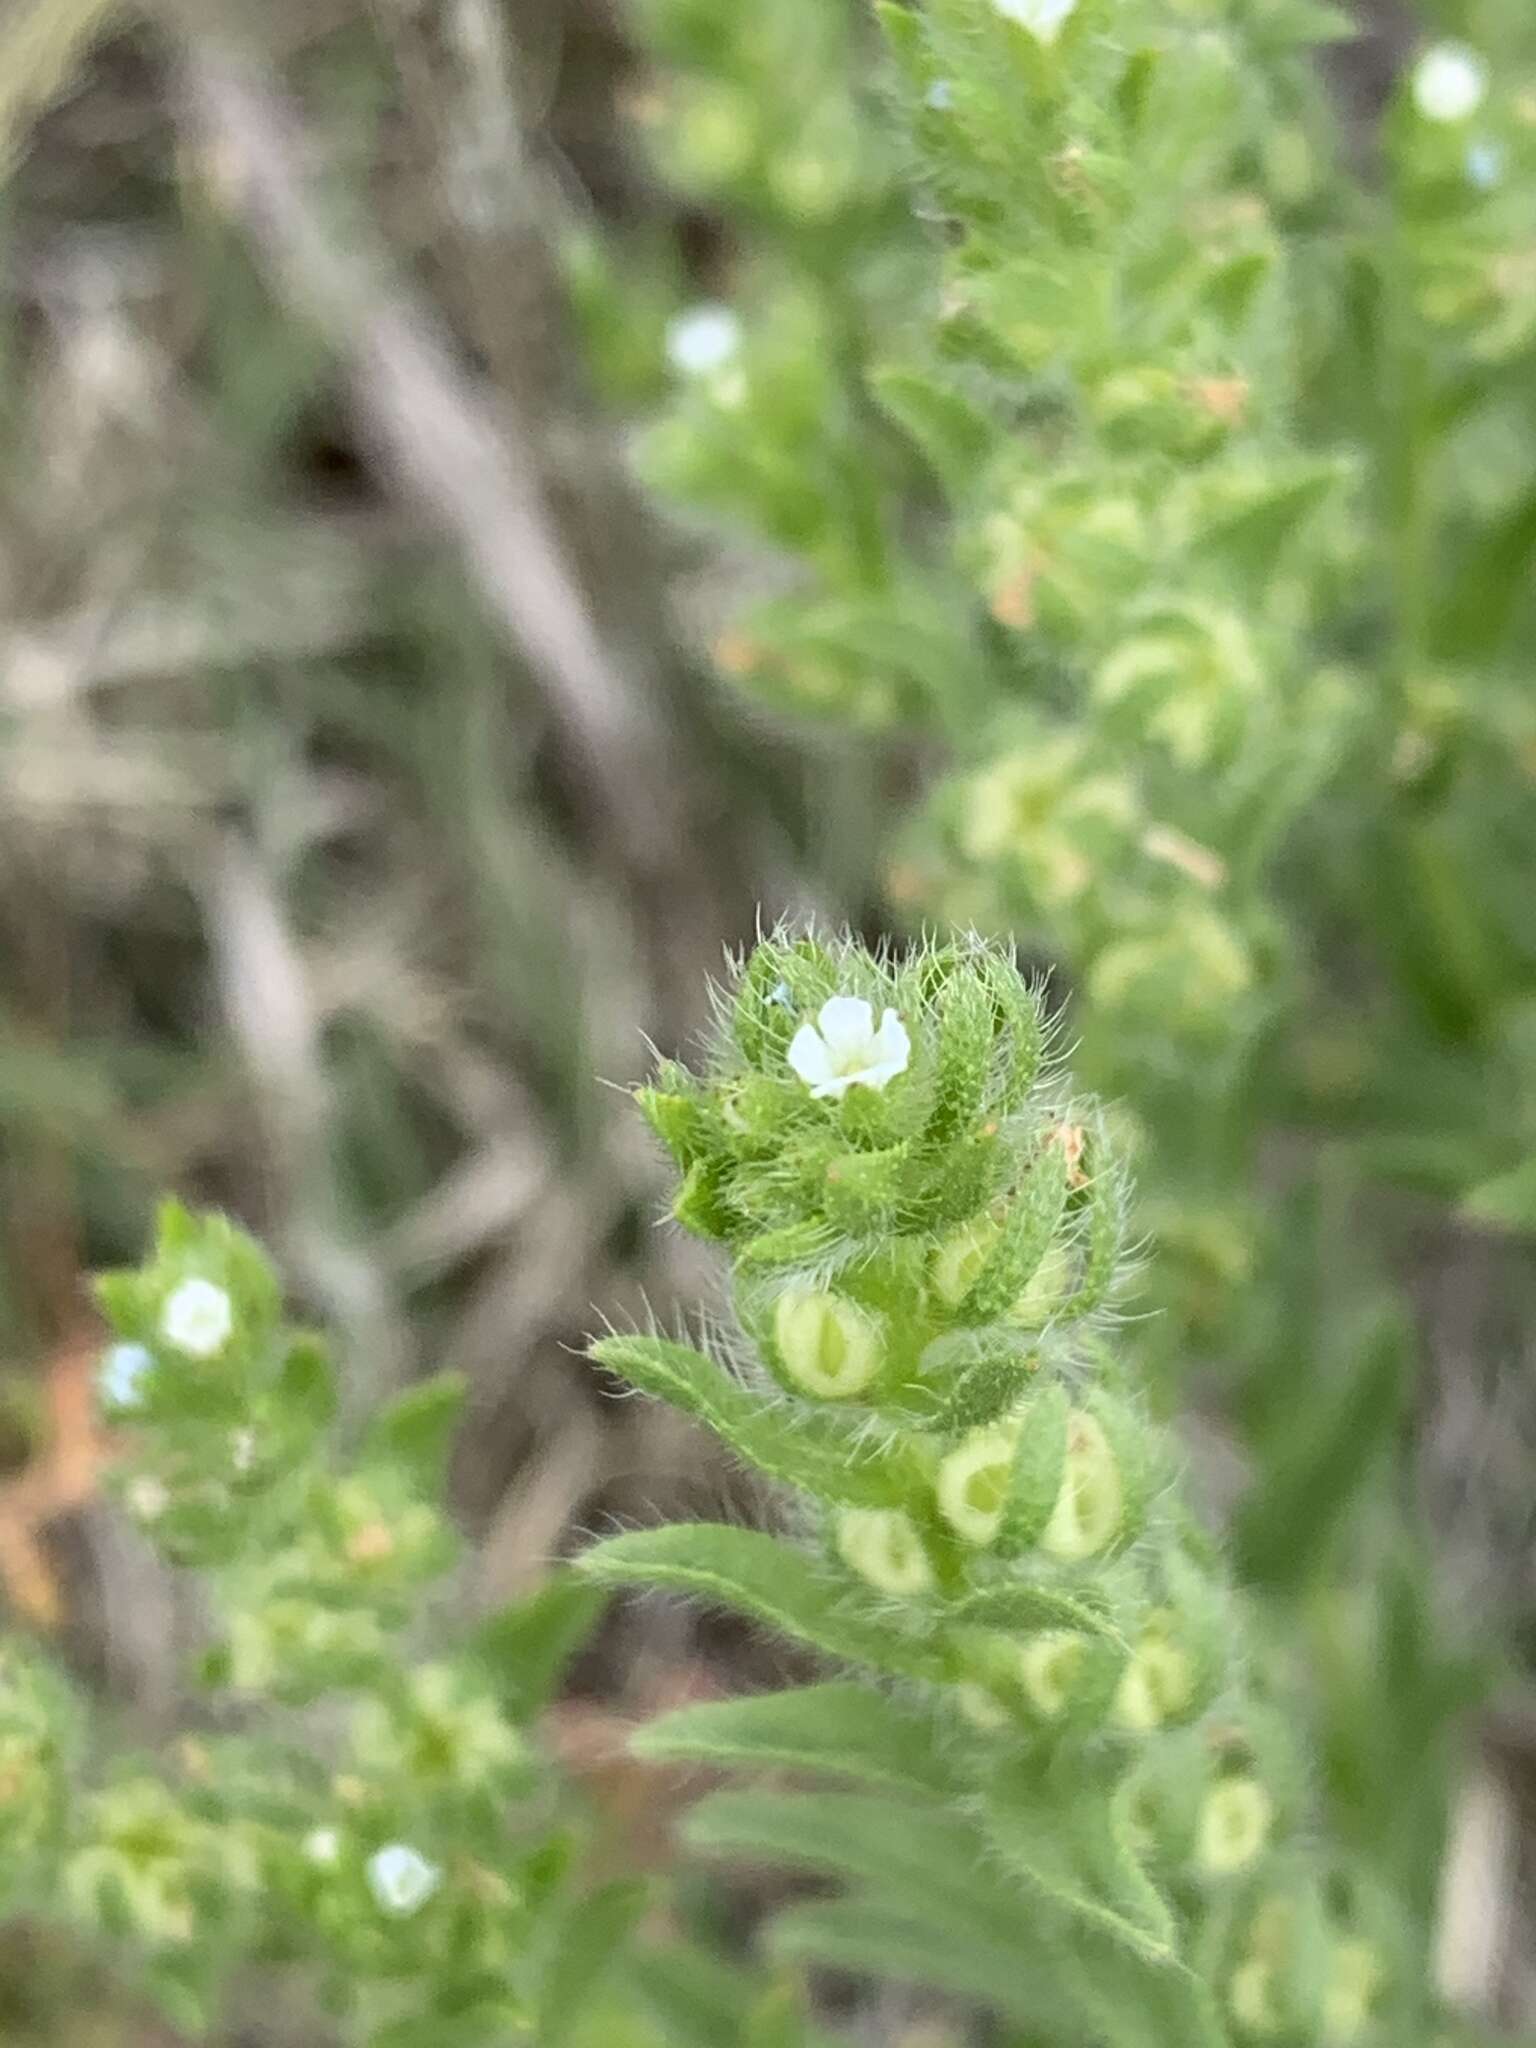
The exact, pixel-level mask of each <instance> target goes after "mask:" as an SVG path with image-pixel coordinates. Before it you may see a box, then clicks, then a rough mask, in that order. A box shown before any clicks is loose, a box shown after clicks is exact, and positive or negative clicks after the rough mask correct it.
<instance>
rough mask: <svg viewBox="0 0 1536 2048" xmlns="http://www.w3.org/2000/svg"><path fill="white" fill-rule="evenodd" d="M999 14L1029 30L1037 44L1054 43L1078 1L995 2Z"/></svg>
mask: <svg viewBox="0 0 1536 2048" xmlns="http://www.w3.org/2000/svg"><path fill="white" fill-rule="evenodd" d="M993 5H994V6H995V7H996V8H997V11H998V13H999V14H1006V15H1007V17H1008V19H1009V20H1010V21H1016V22H1018V24H1019V26H1020V27H1021V28H1027V29H1028V30H1029V32H1030V34H1031V35H1032V36H1033V37H1034V38H1035V40H1036V42H1040V43H1054V42H1055V40H1056V38H1057V36H1059V35H1060V34H1061V25H1062V23H1063V22H1064V21H1065V20H1066V18H1067V16H1068V15H1069V14H1070V13H1071V12H1072V10H1073V9H1074V8H1075V7H1076V5H1077V0H993Z"/></svg>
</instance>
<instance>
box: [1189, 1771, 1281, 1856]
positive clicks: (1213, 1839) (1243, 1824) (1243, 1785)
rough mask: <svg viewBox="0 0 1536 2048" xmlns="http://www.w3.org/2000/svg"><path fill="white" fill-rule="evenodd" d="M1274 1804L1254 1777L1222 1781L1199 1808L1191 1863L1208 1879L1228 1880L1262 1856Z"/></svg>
mask: <svg viewBox="0 0 1536 2048" xmlns="http://www.w3.org/2000/svg"><path fill="white" fill-rule="evenodd" d="M1274 1818H1275V1805H1274V1801H1273V1800H1272V1799H1271V1798H1270V1796H1269V1794H1268V1792H1266V1791H1265V1789H1264V1787H1263V1786H1262V1785H1261V1784H1260V1783H1259V1781H1258V1779H1257V1778H1250V1777H1237V1778H1223V1779H1221V1780H1219V1781H1218V1783H1217V1784H1215V1785H1213V1786H1212V1788H1211V1790H1210V1791H1209V1792H1208V1793H1207V1794H1206V1796H1205V1803H1204V1805H1203V1806H1202V1807H1201V1809H1200V1821H1199V1826H1198V1829H1197V1832H1196V1837H1195V1862H1196V1864H1197V1865H1198V1866H1199V1868H1200V1869H1201V1870H1202V1871H1204V1873H1205V1874H1206V1875H1207V1876H1208V1877H1231V1876H1233V1875H1235V1873H1236V1872H1238V1871H1239V1870H1246V1869H1247V1867H1248V1865H1249V1864H1250V1863H1253V1862H1255V1861H1257V1859H1258V1858H1259V1857H1260V1856H1261V1855H1262V1854H1263V1853H1264V1850H1265V1849H1266V1848H1267V1847H1268V1845H1269V1838H1270V1833H1271V1830H1272V1828H1273V1826H1274Z"/></svg>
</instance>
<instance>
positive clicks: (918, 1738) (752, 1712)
mask: <svg viewBox="0 0 1536 2048" xmlns="http://www.w3.org/2000/svg"><path fill="white" fill-rule="evenodd" d="M630 1747H631V1748H632V1749H633V1750H634V1752H635V1754H636V1755H637V1756H643V1757H647V1758H650V1759H651V1760H653V1761H656V1762H675V1761H679V1760H687V1761H690V1762H695V1763H703V1764H713V1765H717V1766H720V1767H722V1768H740V1767H742V1766H755V1767H759V1768H764V1769H766V1768H776V1769H785V1770H805V1771H826V1772H828V1773H829V1774H831V1775H833V1776H837V1777H846V1778H858V1779H860V1780H862V1781H863V1782H864V1783H866V1784H874V1785H885V1786H887V1787H889V1788H890V1789H891V1790H893V1791H902V1792H919V1793H924V1794H929V1795H932V1796H934V1797H936V1798H943V1797H945V1796H946V1795H952V1794H953V1792H954V1789H955V1781H954V1778H953V1775H952V1773H951V1772H950V1770H949V1768H948V1766H947V1764H946V1762H945V1760H944V1756H943V1754H942V1751H941V1750H940V1748H939V1745H938V1743H937V1741H936V1739H935V1733H934V1728H933V1724H932V1723H931V1721H929V1720H928V1719H927V1718H926V1717H925V1716H922V1715H919V1714H915V1713H911V1712H909V1711H908V1710H907V1709H905V1708H903V1707H899V1706H898V1705H897V1704H896V1703H895V1702H894V1701H893V1700H890V1699H887V1698H886V1697H885V1696H884V1695H883V1694H881V1693H878V1692H875V1691H874V1690H873V1689H872V1688H871V1687H869V1686H867V1685H860V1684H856V1683H851V1682H848V1681H844V1680H833V1681H830V1682H828V1683H827V1684H825V1685H807V1686H802V1687H800V1688H799V1689H798V1690H796V1691H794V1692H776V1693H766V1694H762V1695H760V1696H758V1697H756V1698H749V1699H739V1700H720V1701H714V1700H711V1701H707V1702H705V1703H704V1704H702V1705H700V1706H692V1707H681V1708H679V1709H678V1710H677V1711H676V1712H675V1713H671V1714H664V1715H662V1716H661V1718H660V1719H659V1720H655V1721H652V1722H651V1723H650V1724H649V1725H648V1726H647V1727H645V1728H642V1729H641V1730H640V1732H639V1734H638V1735H636V1736H635V1737H634V1739H633V1741H632V1742H631V1744H630Z"/></svg>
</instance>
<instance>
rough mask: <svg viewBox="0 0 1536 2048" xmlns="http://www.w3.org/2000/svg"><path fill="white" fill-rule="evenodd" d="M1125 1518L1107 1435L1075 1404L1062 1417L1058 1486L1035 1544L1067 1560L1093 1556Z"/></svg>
mask: <svg viewBox="0 0 1536 2048" xmlns="http://www.w3.org/2000/svg"><path fill="white" fill-rule="evenodd" d="M1124 1518H1125V1493H1124V1489H1123V1488H1122V1486H1121V1483H1120V1467H1119V1465H1118V1463H1117V1462H1116V1459H1115V1454H1114V1452H1113V1451H1112V1450H1111V1449H1110V1447H1109V1439H1108V1438H1107V1437H1106V1436H1105V1434H1104V1431H1103V1429H1102V1427H1101V1426H1100V1424H1099V1423H1098V1421H1097V1420H1096V1419H1095V1418H1094V1417H1093V1416H1092V1415H1089V1414H1087V1413H1085V1411H1084V1410H1083V1409H1081V1408H1074V1409H1073V1411H1072V1414H1071V1416H1070V1417H1069V1418H1068V1422H1067V1455H1066V1463H1065V1466H1064V1469H1063V1471H1062V1475H1061V1491H1060V1492H1059V1493H1058V1494H1057V1496H1056V1505H1055V1507H1054V1508H1053V1509H1052V1510H1051V1519H1050V1520H1049V1521H1048V1522H1047V1523H1046V1525H1045V1532H1044V1534H1043V1535H1042V1536H1041V1538H1040V1547H1041V1548H1042V1549H1043V1550H1046V1551H1049V1553H1050V1554H1051V1556H1052V1557H1059V1558H1061V1559H1063V1560H1064V1561H1065V1562H1066V1563H1069V1564H1075V1563H1078V1562H1080V1561H1081V1560H1082V1559H1083V1558H1086V1557H1096V1556H1097V1555H1098V1553H1099V1552H1100V1551H1101V1550H1105V1549H1107V1548H1108V1547H1109V1545H1110V1544H1111V1543H1112V1542H1113V1541H1114V1539H1115V1537H1116V1536H1117V1535H1118V1534H1119V1533H1120V1525H1121V1523H1122V1522H1123V1520H1124Z"/></svg>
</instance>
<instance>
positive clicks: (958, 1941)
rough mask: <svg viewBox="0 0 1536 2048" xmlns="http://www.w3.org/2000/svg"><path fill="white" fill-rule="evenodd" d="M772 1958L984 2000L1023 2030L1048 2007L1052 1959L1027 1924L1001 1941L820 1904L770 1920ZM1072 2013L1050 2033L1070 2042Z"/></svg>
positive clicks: (885, 1912) (858, 1903)
mask: <svg viewBox="0 0 1536 2048" xmlns="http://www.w3.org/2000/svg"><path fill="white" fill-rule="evenodd" d="M768 1946H769V1948H770V1950H771V1951H772V1953H773V1954H774V1955H776V1956H782V1957H784V1958H785V1960H786V1961H790V1962H796V1963H802V1964H820V1965H823V1966H826V1967H828V1968H831V1969H838V1970H852V1971H856V1972H858V1973H859V1974H861V1975H868V1976H871V1977H875V1978H877V1979H879V1980H881V1981H889V1982H895V1983H898V1984H924V1985H928V1986H931V1987H932V1988H933V1989H934V1990H936V1991H949V1992H952V1993H954V1995H955V1996H956V1997H959V1998H966V1999H973V1998H981V1999H985V2000H986V2001H987V2003H988V2004H989V2005H993V2006H996V2007H997V2009H998V2011H999V2012H1002V2013H1006V2014H1007V2015H1008V2016H1009V2017H1010V2018H1013V2019H1016V2020H1019V2021H1022V2022H1024V2023H1025V2024H1029V2025H1033V2026H1036V2027H1038V2026H1040V2025H1042V2024H1045V2023H1047V2022H1048V2020H1049V2018H1050V2015H1051V2012H1052V2004H1053V2001H1052V2000H1051V1998H1050V1994H1049V1991H1048V1989H1047V1987H1048V1986H1049V1984H1050V1981H1051V1958H1050V1956H1049V1953H1048V1952H1047V1951H1046V1950H1045V1948H1044V1945H1043V1944H1041V1943H1039V1942H1037V1941H1036V1940H1035V1939H1033V1938H1032V1936H1031V1931H1030V1928H1029V1925H1028V1922H1027V1920H1026V1919H1025V1918H1024V1916H1023V1915H1021V1916H1020V1924H1019V1926H1018V1928H1017V1929H1016V1930H1015V1931H1014V1932H1013V1933H1012V1934H1010V1935H1009V1937H1008V1938H1007V1939H1006V1940H1005V1939H1002V1938H999V1937H995V1938H991V1939H988V1938H986V1937H984V1936H983V1935H981V1934H980V1933H979V1932H978V1931H977V1930H976V1929H974V1928H968V1929H965V1930H963V1931H957V1930H955V1929H954V1928H951V1927H947V1926H946V1927H943V1928H940V1927H936V1926H935V1925H934V1924H933V1923H932V1922H931V1921H930V1920H928V1919H927V1918H926V1917H925V1916H924V1914H923V1913H922V1912H921V1911H920V1910H919V1909H918V1908H916V1907H913V1908H911V1909H909V1910H907V1911H905V1912H903V1911H902V1910H901V1909H900V1908H899V1907H895V1906H890V1905H887V1904H885V1903H884V1902H881V1901H875V1900H871V1899H864V1898H851V1899H828V1900H819V1901H817V1903H816V1904H814V1905H802V1906H795V1907H792V1908H791V1909H790V1910H789V1911H788V1912H786V1913H780V1914H778V1915H777V1916H776V1918H775V1919H774V1921H773V1922H772V1924H771V1926H770V1928H769V1930H768ZM1077 2019H1078V2015H1077V2014H1076V2013H1075V2012H1072V2011H1064V2012H1063V2013H1062V2014H1061V2015H1060V2017H1059V2019H1058V2024H1057V2028H1056V2031H1057V2032H1058V2033H1059V2035H1060V2037H1061V2038H1063V2039H1065V2040H1071V2039H1073V2027H1074V2025H1075V2023H1076V2022H1077Z"/></svg>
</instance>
